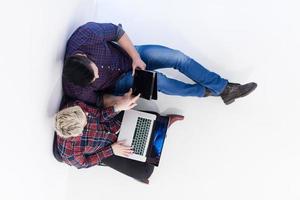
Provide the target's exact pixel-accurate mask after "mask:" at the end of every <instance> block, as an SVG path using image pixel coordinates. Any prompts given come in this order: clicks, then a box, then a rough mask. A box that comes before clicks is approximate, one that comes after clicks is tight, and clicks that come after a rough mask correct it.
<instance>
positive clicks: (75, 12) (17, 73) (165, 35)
mask: <svg viewBox="0 0 300 200" xmlns="http://www.w3.org/2000/svg"><path fill="white" fill-rule="evenodd" d="M298 11H299V3H298V1H296V0H285V1H283V0H273V1H272V0H265V1H260V0H252V1H247V0H244V1H238V0H227V1H221V0H212V1H203V0H200V1H196V0H185V1H180V0H173V1H162V0H151V1H145V0H144V1H141V0H139V1H138V0H135V1H133V0H131V1H121V0H115V1H104V0H99V1H97V0H90V1H87V0H60V1H59V0H51V1H50V0H48V1H44V2H43V1H38V0H28V1H2V2H1V6H0V22H1V23H0V24H1V37H0V44H1V50H0V70H1V79H0V81H1V82H0V84H1V91H2V92H1V100H0V103H1V110H2V111H1V130H2V131H1V139H0V152H1V160H0V177H1V178H0V180H1V181H0V184H1V187H0V188H1V189H0V199H13V200H20V199H39V200H41V199H42V200H54V199H55V200H67V199H69V200H82V199H132V200H135V199H140V198H141V197H142V198H143V199H145V200H147V199H154V198H156V199H157V198H158V199H163V198H164V199H170V198H172V197H173V198H176V199H203V200H220V199H230V200H253V199H256V200H282V199H286V200H287V199H288V200H296V199H297V200H299V199H300V170H299V169H300V135H299V134H300V131H299V130H300V128H299V124H298V123H299V122H298V121H299V118H298V117H299V113H300V103H299V98H300V95H299V91H300V81H299V73H300V70H299V67H300V61H299V59H298V58H299V55H298V54H299V50H300V39H299V38H300V37H299V35H300V26H299V21H298V20H297V19H299V17H300V14H299V12H298ZM87 21H97V22H113V23H122V24H123V27H124V29H125V30H126V32H127V33H128V35H129V36H130V37H131V38H132V40H133V41H134V42H135V44H149V43H154V44H162V45H167V46H170V47H172V48H175V49H180V50H182V51H183V52H185V53H186V54H188V55H190V56H191V57H193V58H194V59H196V60H197V61H199V62H200V63H202V64H203V65H205V66H206V67H207V68H209V69H210V70H212V71H216V72H218V73H219V74H221V75H222V76H223V77H225V78H228V79H230V80H231V81H233V82H241V83H246V82H249V81H256V82H257V83H258V85H259V86H258V88H257V90H256V91H255V92H254V93H253V94H251V95H250V96H248V97H246V98H244V99H240V100H238V101H236V102H235V103H234V104H232V105H230V106H225V105H224V104H223V103H222V101H221V100H220V98H214V97H210V98H205V99H198V98H182V97H174V96H173V97H170V96H165V95H160V96H159V101H157V102H155V103H154V104H152V105H146V106H147V107H148V108H151V109H154V110H158V111H160V112H162V113H171V112H176V113H182V114H184V115H185V117H186V119H185V121H184V122H180V123H178V124H176V125H174V126H173V127H172V128H170V130H169V136H168V138H167V141H166V145H165V148H164V152H163V157H162V160H161V165H160V167H159V168H157V169H156V170H155V172H154V174H153V176H152V177H151V179H150V185H143V184H140V183H138V182H136V181H134V180H132V179H130V178H128V177H126V176H123V175H121V174H119V173H118V172H115V171H113V170H111V169H110V168H105V167H94V168H90V169H84V170H77V169H75V168H72V167H69V166H67V165H64V164H61V163H58V162H56V161H55V160H54V158H53V157H52V154H51V145H52V137H53V132H52V128H53V120H52V117H53V114H54V113H55V111H56V109H57V107H58V103H59V100H60V96H61V82H60V81H61V77H60V76H61V71H62V58H63V53H64V47H65V43H66V40H67V38H68V37H69V36H70V34H71V33H72V31H74V30H75V28H76V27H77V26H79V25H81V24H82V23H84V22H87ZM167 73H168V74H169V75H170V76H173V77H177V78H179V79H181V80H185V81H186V80H187V79H186V78H185V77H183V76H179V75H177V74H176V73H174V72H167ZM140 103H141V104H142V105H145V102H144V101H142V102H140ZM140 106H141V105H140Z"/></svg>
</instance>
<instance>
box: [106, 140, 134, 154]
mask: <svg viewBox="0 0 300 200" xmlns="http://www.w3.org/2000/svg"><path fill="white" fill-rule="evenodd" d="M123 143H124V141H119V142H115V143H113V144H112V145H111V148H112V150H113V153H114V154H115V155H117V156H126V157H128V156H130V155H131V154H132V153H133V150H132V148H131V147H130V146H126V145H124V144H123Z"/></svg>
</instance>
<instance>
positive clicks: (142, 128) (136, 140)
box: [131, 117, 151, 155]
mask: <svg viewBox="0 0 300 200" xmlns="http://www.w3.org/2000/svg"><path fill="white" fill-rule="evenodd" d="M150 125H151V120H150V119H145V118H142V117H138V120H137V124H136V127H135V131H134V136H133V141H132V144H131V146H132V147H133V151H134V153H135V154H138V155H143V153H144V150H145V147H146V142H147V138H148V134H149V129H150Z"/></svg>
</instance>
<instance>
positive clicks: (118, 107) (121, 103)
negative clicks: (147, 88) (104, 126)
mask: <svg viewBox="0 0 300 200" xmlns="http://www.w3.org/2000/svg"><path fill="white" fill-rule="evenodd" d="M139 98H140V94H139V95H137V96H132V89H131V88H130V90H129V92H127V93H125V94H124V96H122V97H121V98H120V99H118V100H117V102H116V104H115V105H114V108H115V111H116V112H120V111H123V110H130V109H131V108H133V107H135V106H136V105H137V103H136V101H137V100H138V99H139Z"/></svg>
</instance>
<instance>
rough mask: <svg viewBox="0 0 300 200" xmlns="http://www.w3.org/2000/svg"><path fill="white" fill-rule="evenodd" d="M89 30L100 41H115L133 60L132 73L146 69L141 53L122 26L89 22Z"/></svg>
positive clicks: (87, 25) (87, 26)
mask: <svg viewBox="0 0 300 200" xmlns="http://www.w3.org/2000/svg"><path fill="white" fill-rule="evenodd" d="M85 27H86V28H87V29H89V30H90V31H92V33H93V34H94V35H95V36H96V37H97V39H98V40H100V41H115V42H117V43H118V44H119V45H120V46H121V47H122V48H123V49H124V50H125V51H126V52H127V54H128V55H129V56H130V57H131V59H132V71H133V73H134V71H135V69H136V68H137V67H139V68H141V69H146V64H145V63H144V62H143V61H142V59H141V58H140V55H139V53H138V52H137V51H136V49H135V48H134V46H133V43H132V42H131V40H130V38H129V37H128V35H127V34H126V33H125V31H124V30H123V29H122V26H121V25H119V26H117V25H115V24H112V23H95V22H89V23H87V24H86V25H85Z"/></svg>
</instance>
